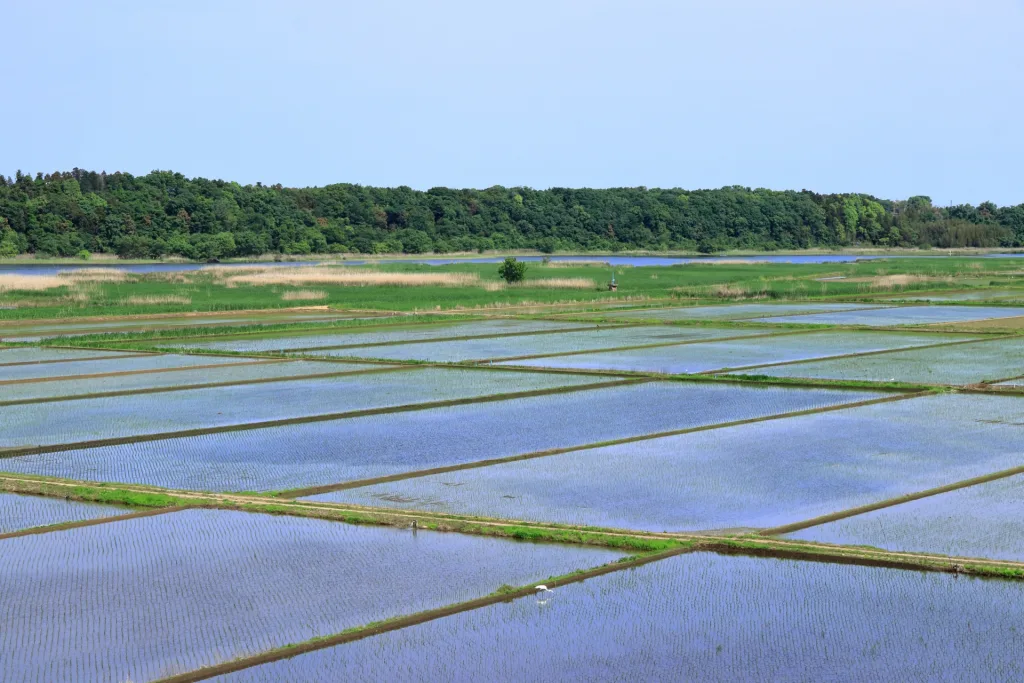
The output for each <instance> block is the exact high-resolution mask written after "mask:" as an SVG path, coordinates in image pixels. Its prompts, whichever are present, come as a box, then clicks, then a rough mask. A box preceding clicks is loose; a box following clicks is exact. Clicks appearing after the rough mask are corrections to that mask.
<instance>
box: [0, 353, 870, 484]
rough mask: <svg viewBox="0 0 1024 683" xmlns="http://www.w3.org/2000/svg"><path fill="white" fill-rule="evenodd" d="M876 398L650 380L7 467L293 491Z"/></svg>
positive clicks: (16, 461) (6, 464)
mask: <svg viewBox="0 0 1024 683" xmlns="http://www.w3.org/2000/svg"><path fill="white" fill-rule="evenodd" d="M413 372H416V373H419V372H424V371H413ZM445 372H447V371H445ZM470 372H471V371H470ZM399 374H403V373H399ZM483 374H491V373H483ZM879 396H881V395H880V394H877V393H869V392H858V391H841V390H815V389H787V388H776V387H767V386H749V387H748V386H739V385H727V384H691V383H644V384H635V385H625V386H620V387H611V388H604V389H596V390H591V391H586V392H572V393H565V394H555V395H548V396H536V397H531V398H523V399H516V400H508V401H500V402H496V403H481V404H473V405H465V406H458V407H453V408H437V409H430V410H420V411H413V412H404V413H396V414H389V415H375V416H368V417H358V418H350V419H345V420H336V421H329V422H317V423H312V424H302V425H288V426H283V427H273V428H266V429H258V430H246V431H238V432H231V433H226V434H211V435H205V436H196V437H188V438H178V439H170V440H165V441H158V442H143V443H129V444H121V445H116V446H108V447H101V448H89V449H79V450H71V451H63V452H60V453H44V454H37V455H27V456H23V457H15V458H8V459H5V460H4V461H3V462H2V463H0V467H2V469H3V470H5V471H9V472H20V473H25V474H42V475H48V476H56V477H65V478H71V479H88V480H92V481H116V482H128V483H138V484H152V485H157V486H166V487H171V488H177V489H189V490H211V491H268V490H281V489H296V488H307V487H315V486H325V485H330V484H337V483H339V482H345V481H350V480H353V479H366V478H370V477H380V476H388V475H395V474H401V473H404V472H409V471H414V470H423V469H429V468H433V467H439V466H447V465H456V464H461V463H469V462H474V461H479V460H486V459H490V458H497V457H507V456H515V455H519V454H523V453H530V452H535V451H541V450H546V449H552V448H566V447H577V446H582V445H585V444H591V443H596V442H601V441H607V440H612V439H621V438H628V437H636V436H643V435H645V434H650V433H654V432H663V431H669V430H677V429H685V428H691V427H698V426H706V425H713V424H719V423H723V422H730V421H734V420H742V419H753V418H759V417H765V416H771V415H777V414H780V413H786V412H792V411H798V410H806V409H817V408H826V407H830V406H836V405H842V404H847V403H853V402H856V401H863V400H867V399H872V398H877V397H879ZM382 435H386V437H385V438H382Z"/></svg>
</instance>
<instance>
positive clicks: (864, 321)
mask: <svg viewBox="0 0 1024 683" xmlns="http://www.w3.org/2000/svg"><path fill="white" fill-rule="evenodd" d="M1018 316H1024V308H1010V307H999V308H996V307H985V306H899V307H895V308H879V309H874V310H869V311H838V312H835V313H817V314H812V315H801V316H777V317H764V318H756V319H754V320H753V322H763V323H806V324H813V325H869V326H886V327H887V326H893V325H932V324H936V323H952V322H969V321H973V320H990V319H995V318H1013V317H1018Z"/></svg>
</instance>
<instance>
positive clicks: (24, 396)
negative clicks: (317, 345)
mask: <svg viewBox="0 0 1024 683" xmlns="http://www.w3.org/2000/svg"><path fill="white" fill-rule="evenodd" d="M226 360H230V359H226ZM233 360H234V361H235V362H236V363H237V364H232V363H230V362H225V363H222V364H220V365H217V366H216V367H203V368H201V369H192V368H188V367H185V368H181V369H175V370H174V371H173V372H157V373H151V372H145V373H140V374H132V375H114V376H108V377H88V376H86V377H61V378H59V379H56V381H51V380H49V379H48V380H47V381H29V382H24V383H21V382H19V383H16V384H8V385H4V386H2V387H0V406H2V405H4V404H9V403H12V402H18V401H35V400H41V399H47V398H52V399H72V398H76V397H83V396H92V395H95V394H106V393H118V392H138V391H148V390H156V389H165V390H168V391H176V390H177V391H185V390H189V389H192V388H196V387H197V385H198V386H202V385H209V384H223V383H246V382H261V381H271V380H273V381H287V380H289V379H296V378H301V377H309V376H316V375H327V374H343V373H347V372H359V373H362V372H378V371H382V370H387V369H389V368H394V367H396V366H393V365H373V366H367V365H365V364H363V363H331V364H325V363H320V362H316V361H296V360H285V361H259V362H257V361H247V360H245V359H238V358H235V359H233Z"/></svg>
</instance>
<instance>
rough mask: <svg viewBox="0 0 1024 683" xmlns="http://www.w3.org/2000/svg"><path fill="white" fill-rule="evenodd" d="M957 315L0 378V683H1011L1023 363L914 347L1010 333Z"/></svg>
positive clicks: (495, 332) (1019, 650) (325, 347)
mask: <svg viewBox="0 0 1024 683" xmlns="http://www.w3.org/2000/svg"><path fill="white" fill-rule="evenodd" d="M1007 291H1009V290H1005V291H1004V290H1000V291H996V290H992V291H991V292H990V294H991V295H993V296H994V295H995V294H1006V293H1007ZM979 293H980V292H979ZM970 294H974V292H971V293H970ZM1010 294H1011V295H1012V292H1010ZM962 300H963V301H970V300H972V299H967V298H965V299H962ZM978 300H979V301H981V300H983V299H978ZM949 301H950V303H949V304H947V305H926V304H921V305H911V306H906V305H904V306H898V305H892V306H891V307H885V308H880V307H879V306H890V304H892V303H893V302H886V303H881V302H874V303H863V302H862V301H857V302H854V301H824V302H816V301H812V300H809V301H800V302H794V303H783V302H778V303H769V302H760V301H758V302H754V303H737V304H727V305H721V306H711V305H704V306H693V307H676V308H662V309H653V308H647V309H640V310H632V311H619V312H618V313H614V312H611V311H608V310H602V311H601V312H600V313H599V314H585V315H590V316H598V317H602V318H606V319H607V318H609V317H612V316H614V318H615V320H614V321H612V322H602V323H601V324H600V325H598V324H596V323H592V322H585V321H582V320H580V321H572V320H570V319H569V318H567V317H566V316H565V315H563V313H564V309H554V310H553V311H545V310H544V308H543V305H541V304H538V310H536V311H534V310H533V309H531V314H532V315H536V316H537V317H527V316H522V317H520V318H515V317H513V316H508V317H505V315H503V317H502V318H500V319H498V318H495V319H467V320H464V321H455V322H443V323H427V324H423V323H421V322H419V321H418V320H416V319H410V321H409V322H406V321H403V322H401V323H399V324H396V325H391V324H388V325H378V324H377V323H375V322H374V323H373V324H372V325H366V324H363V323H358V324H351V325H348V326H347V327H346V324H345V323H343V322H339V319H340V318H342V317H345V315H353V314H345V313H343V312H331V311H326V310H322V311H316V312H314V311H309V312H307V313H300V312H297V311H296V312H291V313H288V314H285V313H284V312H282V313H280V314H273V315H271V314H268V315H266V316H255V315H249V314H228V313H225V314H223V315H217V316H211V317H208V318H203V319H201V320H200V319H198V318H197V319H196V320H195V321H194V324H195V325H196V326H199V327H202V328H205V327H209V331H210V334H208V335H206V336H197V332H196V331H193V330H190V331H189V334H188V336H187V337H186V336H183V337H182V338H180V339H169V340H164V341H160V342H151V341H146V340H141V341H139V342H136V343H134V344H133V345H131V346H120V347H117V348H121V349H122V351H121V352H116V351H110V350H107V348H108V347H109V346H111V345H113V344H115V343H117V340H118V339H122V340H123V338H122V337H117V338H114V337H111V338H108V339H107V340H101V344H98V345H101V346H103V347H104V350H101V351H96V350H92V349H86V348H78V349H73V348H48V347H45V346H38V347H10V346H8V347H0V487H2V488H0V536H3V538H0V616H2V618H3V628H0V680H11V681H33V682H34V681H40V682H42V681H55V680H74V681H122V682H123V681H129V680H130V681H151V680H156V679H160V678H163V677H167V676H174V675H177V674H185V673H188V672H193V673H191V674H189V676H190V680H192V679H196V680H198V679H200V678H204V677H209V676H215V675H217V674H220V673H224V672H225V669H218V670H216V671H213V670H211V671H206V672H203V673H201V674H200V673H195V672H196V670H197V669H201V668H202V667H210V666H217V665H227V664H229V663H230V664H231V668H237V669H240V670H238V671H235V672H234V673H230V674H226V675H224V676H221V677H220V678H217V679H216V680H221V681H227V682H238V681H241V682H248V681H252V682H262V681H278V680H289V681H290V680H295V681H305V680H310V681H319V680H324V681H327V680H371V681H372V680H389V681H391V680H574V681H575V680H599V681H602V680H608V681H622V680H722V681H726V680H727V681H734V680H778V681H805V680H814V681H818V680H830V681H831V680H850V681H861V680H1019V679H1021V678H1022V677H1024V671H1022V670H1021V661H1024V636H1022V635H1021V634H1022V633H1024V632H1022V631H1020V628H1021V627H1020V626H1018V624H1017V622H1018V621H1019V619H1018V614H1017V613H1018V612H1019V610H1018V609H1017V605H1018V604H1019V602H1020V598H1021V597H1022V595H1021V591H1022V590H1024V582H1022V581H1021V580H1020V579H1019V577H1024V535H1022V533H1020V532H1019V531H1018V527H1019V526H1020V524H1019V523H1018V522H1019V518H1020V517H1021V514H1022V512H1024V509H1022V506H1021V503H1020V501H1021V500H1022V498H1021V494H1022V493H1024V488H1022V487H1024V484H1022V481H1024V479H1022V478H1024V474H1020V473H1019V471H1020V469H1021V468H1024V452H1022V449H1021V444H1022V443H1024V431H1022V429H1024V427H1022V425H1024V398H1022V397H1021V396H1020V392H1019V387H1020V385H1021V384H1022V381H1021V380H1020V379H1019V377H1021V376H1022V373H1024V343H1022V342H1021V341H1020V340H1019V338H1018V337H1013V336H1009V337H1005V338H1000V337H998V336H996V335H985V334H984V333H982V332H979V333H977V334H970V335H966V334H946V333H937V332H935V331H932V329H929V328H927V327H920V328H915V327H914V326H915V325H922V326H923V325H931V324H934V323H937V322H950V321H961V320H978V319H984V318H995V317H1014V316H1019V315H1020V314H1021V313H1024V309H1022V308H1010V307H1003V306H995V305H992V306H976V305H957V304H956V303H955V300H954V299H952V298H951V299H950V300H949ZM621 303H623V304H628V302H621ZM478 317H479V316H478ZM538 318H545V319H538ZM658 320H664V321H665V322H664V323H662V324H658V323H657V321H658ZM288 321H290V322H303V323H309V325H310V328H309V329H306V328H304V329H303V331H302V332H284V333H282V332H274V333H271V334H265V333H264V332H265V331H260V330H259V329H256V328H252V329H250V330H249V332H251V333H248V334H244V335H239V334H237V333H236V332H237V329H236V328H234V327H231V328H228V327H225V328H223V330H220V332H224V333H223V334H221V333H220V332H219V331H218V330H219V328H218V326H235V325H238V324H248V323H256V324H259V323H266V324H275V323H278V322H288ZM323 321H333V322H331V324H329V325H324V326H321V327H320V328H315V326H316V325H317V323H319V322H323ZM687 321H694V322H687ZM192 322H193V321H191V320H189V319H188V318H187V317H185V316H178V317H168V318H164V319H154V320H148V321H147V320H140V319H110V320H102V321H99V320H98V321H93V322H90V321H87V320H81V319H76V320H74V321H73V322H69V323H68V324H67V325H62V324H61V323H60V322H55V321H45V322H40V323H25V324H16V325H15V324H8V323H0V337H7V336H8V335H10V334H12V332H11V330H20V332H17V334H22V335H24V336H25V337H30V336H32V335H36V336H44V335H52V334H61V333H68V334H84V333H93V332H96V331H108V332H117V331H135V330H140V329H160V328H166V329H170V328H171V327H172V326H174V325H190V326H191V324H192ZM751 322H753V323H754V324H750V323H751ZM764 323H768V324H767V325H766V324H764ZM772 323H792V324H795V325H796V324H804V323H810V324H821V325H843V326H845V325H865V326H890V325H908V326H910V327H908V328H907V329H905V330H898V331H897V330H849V329H820V330H819V329H798V330H796V329H790V328H788V327H784V326H777V327H772V326H771V324H772ZM314 328H315V329H314ZM202 331H203V330H199V332H202ZM228 334H233V335H234V336H227V335H228ZM108 341H109V342H110V344H108V343H107V342H108ZM59 343H60V344H61V345H62V346H68V345H73V343H74V342H73V340H70V339H69V340H61V341H60V342H59ZM179 345H181V346H187V347H188V348H185V349H180V350H175V351H172V352H166V353H144V352H152V351H158V350H160V347H167V348H172V347H177V346H179ZM79 346H83V344H81V343H80V344H79ZM644 346H647V347H650V348H631V347H644ZM595 351H596V352H595ZM221 352H231V353H230V355H223V354H222V355H217V354H218V353H221ZM269 352H279V353H283V354H285V355H284V356H283V357H280V358H278V357H275V358H268V357H267V356H266V355H263V354H267V353H269ZM133 354H134V357H131V356H132V355H133ZM299 354H315V355H316V356H317V357H316V358H314V359H298V358H295V356H297V355H299ZM538 356H543V357H538ZM524 357H525V358H524ZM531 357H532V358H531ZM369 359H387V360H386V361H384V362H379V363H378V362H366V361H367V360H369ZM501 359H506V361H507V362H502V361H501ZM459 363H470V364H471V363H483V364H485V365H486V367H477V368H473V367H468V366H467V365H459ZM513 365H515V366H520V367H511V366H513ZM730 371H734V374H727V373H728V372H730ZM674 373H704V375H703V376H701V377H689V378H670V377H666V374H674ZM326 374H330V375H333V376H330V377H319V375H326ZM740 375H742V376H740ZM755 375H756V377H754V376H755ZM893 381H896V382H902V383H903V384H901V385H896V384H891V383H890V384H879V382H885V383H889V382H893ZM982 381H987V382H993V383H995V382H999V383H1000V386H999V387H998V388H994V387H989V386H981V385H978V384H977V383H978V382H982ZM865 383H870V384H865ZM208 385H213V386H208ZM926 385H946V386H941V387H931V388H929V387H928V386H926ZM865 387H867V388H865ZM435 403H436V404H438V405H432V404H435ZM266 423H271V424H269V425H268V424H266ZM993 477H995V479H993ZM980 481H985V482H987V483H979V482H980ZM936 487H945V488H954V489H955V490H951V491H947V492H944V493H935V491H934V490H933V489H935V488H936ZM958 487H959V488H958ZM15 491H21V492H25V491H32V492H34V493H37V494H41V495H34V496H27V495H18V494H16V493H14V492H15ZM210 492H215V493H210ZM908 497H910V498H916V499H915V500H908ZM82 501H90V502H82ZM99 503H108V504H105V505H104V504H99ZM118 503H121V504H130V505H132V507H125V506H122V505H118ZM242 510H245V511H242ZM128 512H136V513H139V514H137V515H132V516H130V517H129V516H127V515H126V513H128ZM311 517H327V518H331V519H334V520H339V519H340V520H347V522H358V523H359V525H358V526H357V525H353V524H351V523H345V522H343V521H326V520H325V519H314V518H311ZM55 525H56V526H55ZM433 529H443V530H444V532H441V531H436V530H433ZM609 530H614V531H609ZM20 532H25V533H20ZM512 539H520V540H512ZM527 539H532V540H537V539H544V540H546V541H549V542H548V543H545V544H540V543H532V542H528V541H527ZM810 542H815V543H819V544H826V545H811V544H810ZM613 548H617V549H613ZM665 549H670V550H669V552H668V553H666V554H665V555H655V556H650V557H648V556H647V554H648V553H651V552H654V551H657V550H665ZM708 549H714V550H716V551H717V552H718V553H721V554H712V553H708V552H695V550H702V551H706V550H708ZM922 553H924V554H926V555H922ZM626 556H631V557H626ZM632 556H636V557H632ZM780 556H781V557H787V558H791V559H786V560H782V559H773V557H780ZM963 556H968V557H972V558H974V559H971V560H964V559H962V557H963ZM637 558H640V559H639V560H638V559H637ZM792 558H795V559H792ZM652 559H653V560H655V561H650V560H652ZM838 559H841V560H842V562H843V564H832V563H830V562H828V561H825V560H838ZM608 563H613V564H611V565H608ZM896 566H898V567H904V568H903V569H896V568H891V567H896ZM594 567H603V568H602V569H601V572H599V573H600V575H597V574H596V573H595V574H593V575H588V576H590V578H587V579H586V580H584V581H582V582H580V581H577V582H575V583H568V584H564V585H563V584H562V582H563V581H565V580H566V578H565V575H567V574H571V573H573V572H576V571H577V570H585V569H590V568H594ZM882 567H887V568H882ZM911 567H912V568H914V569H915V570H916V571H912V570H910V569H909V568H911ZM924 570H927V571H924ZM980 571H983V572H987V574H988V575H989V576H990V577H991V576H995V577H998V578H990V579H987V580H979V579H976V578H969V577H967V576H963V574H964V573H971V572H975V573H977V572H980ZM560 576H561V577H563V578H561V579H559V578H556V577H560ZM577 578H579V577H578V575H577ZM547 583H551V584H552V586H554V589H553V590H544V589H537V590H531V588H530V587H531V586H538V585H546V584H547ZM524 587H525V588H524ZM517 588H519V589H522V590H520V591H519V592H516V589H517ZM528 592H529V593H531V594H530V595H528V596H526V597H517V598H515V599H513V598H512V597H510V596H512V595H524V594H525V593H528ZM464 601H474V602H472V603H471V604H468V605H461V606H459V607H457V608H454V607H453V605H455V604H456V603H463V602H464ZM424 610H427V611H428V612H426V613H423V612H424ZM414 615H415V616H414ZM395 618H403V619H401V621H399V622H392V623H390V625H389V626H387V628H390V629H394V630H390V631H387V632H379V633H378V631H376V630H375V631H374V633H376V635H368V636H367V637H364V638H362V639H357V640H355V641H354V642H347V643H345V644H341V645H336V646H333V647H326V646H325V645H326V642H325V641H322V640H316V641H315V642H310V639H320V638H323V637H327V636H334V637H335V639H334V640H332V641H331V642H338V638H339V637H340V636H339V634H341V633H342V632H345V631H346V630H347V629H358V628H359V627H361V626H365V625H367V624H369V623H371V622H378V621H380V620H388V619H395ZM384 628H385V627H379V628H378V630H380V629H384ZM361 635H367V634H366V633H362V634H361ZM346 637H347V636H346ZM352 637H355V636H352ZM289 643H306V646H305V647H308V648H314V647H317V648H318V649H315V650H314V651H311V652H305V653H304V654H300V655H298V656H295V657H292V658H290V659H283V660H280V661H274V662H270V663H264V660H263V659H256V657H257V656H258V655H265V654H266V653H268V652H270V651H273V650H275V648H281V647H283V646H285V645H288V644H289Z"/></svg>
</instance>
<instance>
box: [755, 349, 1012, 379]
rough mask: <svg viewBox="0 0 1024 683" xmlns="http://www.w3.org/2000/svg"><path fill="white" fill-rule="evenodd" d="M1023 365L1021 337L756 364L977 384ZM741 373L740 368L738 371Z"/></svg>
mask: <svg viewBox="0 0 1024 683" xmlns="http://www.w3.org/2000/svg"><path fill="white" fill-rule="evenodd" d="M1022 367H1024V339H1021V338H1007V339H991V340H985V341H979V342H975V343H969V344H956V345H950V346H945V347H934V348H928V349H917V350H915V349H910V350H906V351H895V352H893V353H885V354H880V355H875V356H860V357H855V358H836V359H832V360H821V361H816V362H811V363H797V364H794V365H780V366H777V367H765V368H758V369H757V370H756V371H755V374H758V375H764V376H768V377H800V378H808V379H831V380H870V381H891V380H896V381H900V382H911V383H917V384H949V385H963V384H976V383H979V382H983V381H996V380H1001V379H1006V378H1008V377H1013V376H1014V375H1018V374H1020V372H1021V368H1022ZM741 374H742V372H741Z"/></svg>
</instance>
